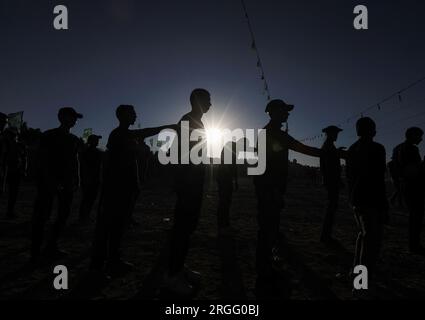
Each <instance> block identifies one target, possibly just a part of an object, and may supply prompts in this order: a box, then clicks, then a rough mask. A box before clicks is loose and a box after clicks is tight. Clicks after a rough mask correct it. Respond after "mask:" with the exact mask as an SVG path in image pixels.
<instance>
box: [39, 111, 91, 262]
mask: <svg viewBox="0 0 425 320" xmlns="http://www.w3.org/2000/svg"><path fill="white" fill-rule="evenodd" d="M82 117H83V116H82V115H81V114H80V113H78V112H76V111H75V110H74V109H73V108H71V107H64V108H61V109H60V110H59V112H58V119H59V122H60V126H59V127H58V128H55V129H50V130H47V131H46V132H44V133H43V135H42V137H41V140H40V146H39V150H38V162H39V163H38V167H39V168H38V177H37V196H36V200H35V205H34V213H33V218H32V242H31V259H32V261H34V262H36V261H37V260H38V259H39V257H40V252H41V249H42V245H43V242H44V235H45V230H44V229H45V224H46V222H47V220H48V219H49V217H50V215H51V210H52V203H53V200H54V199H55V198H56V197H57V199H58V211H57V217H56V221H55V223H54V224H53V226H52V230H51V232H50V236H49V238H48V239H47V243H46V248H45V253H46V256H47V257H49V258H57V257H60V256H63V255H64V254H65V253H64V252H63V251H61V250H59V249H58V247H57V242H58V239H59V237H60V236H61V234H62V231H63V229H64V228H65V226H66V222H67V220H68V217H69V214H70V212H71V203H72V199H73V194H74V190H75V189H76V188H77V186H78V185H79V178H78V151H79V149H80V140H79V139H78V138H77V137H76V136H75V135H73V134H72V133H71V132H70V130H71V128H72V127H74V126H75V124H76V122H77V120H78V119H81V118H82Z"/></svg>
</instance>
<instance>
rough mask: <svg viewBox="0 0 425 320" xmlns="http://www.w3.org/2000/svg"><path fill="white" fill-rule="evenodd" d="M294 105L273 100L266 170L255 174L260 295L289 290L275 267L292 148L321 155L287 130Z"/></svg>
mask: <svg viewBox="0 0 425 320" xmlns="http://www.w3.org/2000/svg"><path fill="white" fill-rule="evenodd" d="M293 109H294V106H293V105H290V104H287V103H285V102H284V101H282V100H272V101H270V102H269V103H268V104H267V107H266V110H265V111H266V112H267V113H268V115H269V117H270V121H269V123H268V124H267V125H266V126H265V127H264V129H266V170H265V172H264V173H263V174H262V175H258V176H254V185H255V191H256V195H257V200H258V215H257V220H258V243H257V253H256V269H257V282H256V293H257V297H265V298H267V297H269V296H270V295H271V296H275V295H282V294H283V295H287V294H289V293H288V291H284V290H287V289H288V288H287V286H286V284H283V283H282V285H279V281H277V279H278V277H279V274H277V273H276V272H275V270H274V268H273V260H274V258H276V257H277V253H278V247H279V227H280V212H281V210H282V209H283V206H284V205H283V204H284V200H283V197H284V195H285V192H286V184H287V180H288V152H289V150H293V151H296V152H299V153H303V154H306V155H310V156H314V157H319V156H320V149H317V148H313V147H309V146H306V145H304V144H303V143H301V142H299V141H297V140H296V139H294V138H293V137H291V136H290V135H289V134H288V133H287V132H285V131H283V130H282V129H281V128H282V124H283V123H284V122H286V121H287V119H288V116H289V112H290V111H292V110H293Z"/></svg>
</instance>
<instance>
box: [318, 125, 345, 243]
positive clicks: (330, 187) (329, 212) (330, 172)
mask: <svg viewBox="0 0 425 320" xmlns="http://www.w3.org/2000/svg"><path fill="white" fill-rule="evenodd" d="M341 131H342V129H340V128H338V127H337V126H328V127H326V128H324V129H323V130H322V132H323V133H325V134H326V140H325V142H324V143H323V146H322V152H321V155H320V171H321V173H322V177H323V185H324V186H325V188H326V191H327V192H328V203H327V207H326V213H325V218H324V220H323V226H322V233H321V236H320V241H322V242H325V243H329V242H332V240H333V239H332V229H333V224H334V217H335V213H336V210H337V208H338V199H339V190H340V188H341V185H342V182H341V162H340V159H341V158H343V157H344V156H345V152H344V151H343V150H342V149H341V148H340V149H337V148H336V147H335V142H336V140H337V139H338V134H339V133H340V132H341Z"/></svg>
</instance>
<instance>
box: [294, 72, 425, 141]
mask: <svg viewBox="0 0 425 320" xmlns="http://www.w3.org/2000/svg"><path fill="white" fill-rule="evenodd" d="M423 81H425V77H422V78H420V79H419V80H416V81H415V82H412V83H411V84H409V85H408V86H406V87H405V88H403V89H401V90H398V91H396V92H394V93H393V94H391V95H389V96H387V97H386V98H384V99H382V100H381V101H379V102H377V103H375V104H373V105H371V106H369V107H367V108H365V109H364V110H362V111H360V112H358V113H356V114H353V115H352V116H350V117H348V118H347V119H345V120H344V121H343V122H341V123H339V124H338V127H344V126H346V125H347V124H349V123H350V122H351V121H353V120H355V119H358V118H359V117H360V118H363V117H364V115H365V113H367V112H370V111H372V110H377V111H382V110H383V105H384V103H386V102H388V101H389V100H391V99H393V98H395V97H397V99H398V102H399V103H400V104H401V103H402V102H403V97H402V93H404V92H406V91H407V90H409V89H411V88H413V87H415V86H416V85H418V84H419V83H421V82H423ZM323 136H324V134H323V133H320V134H317V135H315V136H311V137H307V138H304V139H302V140H300V141H301V142H306V141H315V140H316V139H319V138H322V137H323Z"/></svg>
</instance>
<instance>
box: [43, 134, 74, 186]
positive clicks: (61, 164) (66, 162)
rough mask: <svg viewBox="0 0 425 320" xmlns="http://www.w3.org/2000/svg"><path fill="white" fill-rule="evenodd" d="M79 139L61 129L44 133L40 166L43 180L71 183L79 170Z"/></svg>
mask: <svg viewBox="0 0 425 320" xmlns="http://www.w3.org/2000/svg"><path fill="white" fill-rule="evenodd" d="M78 148H79V139H78V138H77V137H76V136H75V135H73V134H72V133H69V132H66V131H64V130H62V129H60V128H55V129H51V130H47V131H46V132H44V133H43V135H42V138H41V142H40V147H39V153H40V154H39V156H40V158H39V161H40V163H39V166H40V169H41V173H42V174H43V178H46V179H48V180H49V181H51V182H54V183H57V184H62V183H69V182H71V181H72V179H73V178H74V177H75V176H76V174H77V170H78V159H77V153H78Z"/></svg>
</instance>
